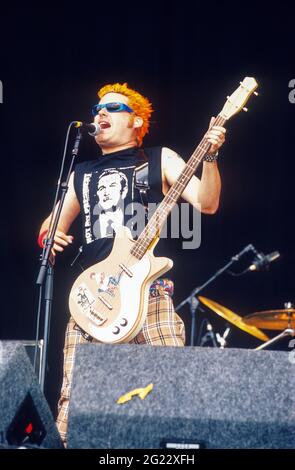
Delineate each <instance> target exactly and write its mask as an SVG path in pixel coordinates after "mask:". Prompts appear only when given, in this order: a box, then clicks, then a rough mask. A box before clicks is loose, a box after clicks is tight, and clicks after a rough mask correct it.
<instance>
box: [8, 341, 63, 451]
mask: <svg viewBox="0 0 295 470" xmlns="http://www.w3.org/2000/svg"><path fill="white" fill-rule="evenodd" d="M0 408H1V415H0V443H1V446H3V447H5V446H6V445H7V446H14V447H25V446H28V447H40V448H41V447H42V448H62V447H63V446H62V442H61V440H60V437H59V434H58V431H57V428H56V425H55V422H54V420H53V416H52V414H51V411H50V409H49V406H48V404H47V402H46V399H45V397H44V395H43V393H42V392H41V389H40V386H39V383H38V380H37V377H36V375H35V373H34V370H33V367H32V365H31V363H30V359H29V357H28V355H27V353H26V351H25V348H24V345H23V344H22V342H17V341H0Z"/></svg>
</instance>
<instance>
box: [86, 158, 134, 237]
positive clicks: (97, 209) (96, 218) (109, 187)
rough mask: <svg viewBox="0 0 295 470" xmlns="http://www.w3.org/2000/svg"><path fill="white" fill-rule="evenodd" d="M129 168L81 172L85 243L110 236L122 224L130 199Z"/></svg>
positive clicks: (130, 173) (130, 182) (131, 193)
mask: <svg viewBox="0 0 295 470" xmlns="http://www.w3.org/2000/svg"><path fill="white" fill-rule="evenodd" d="M123 170H124V171H123ZM126 170H127V171H126ZM130 170H131V171H130ZM133 171H134V167H133V166H132V167H125V168H107V169H105V170H104V171H103V172H102V173H99V172H93V173H85V174H84V178H83V190H82V192H83V209H84V214H85V219H84V220H85V222H84V224H85V226H84V228H85V233H84V235H85V241H86V243H87V244H88V243H91V242H92V241H94V240H95V239H99V238H108V237H114V235H115V232H116V231H117V229H118V227H120V226H122V225H124V224H125V223H126V221H125V217H124V214H125V204H126V203H128V202H130V201H132V198H133V183H132V182H133ZM127 175H129V177H130V179H129V181H128V176H127ZM130 186H132V188H130ZM129 189H131V191H129ZM128 191H129V193H130V194H129V195H128ZM127 195H128V198H127V199H128V200H127V199H126V197H127Z"/></svg>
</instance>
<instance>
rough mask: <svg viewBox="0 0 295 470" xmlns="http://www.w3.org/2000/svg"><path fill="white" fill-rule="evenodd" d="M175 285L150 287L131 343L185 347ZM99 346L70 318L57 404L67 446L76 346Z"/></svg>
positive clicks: (165, 282)
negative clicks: (145, 308) (144, 311)
mask: <svg viewBox="0 0 295 470" xmlns="http://www.w3.org/2000/svg"><path fill="white" fill-rule="evenodd" d="M172 294H173V282H172V281H171V280H169V279H157V280H156V281H155V282H154V283H153V284H152V285H151V287H150V296H149V306H148V313H147V317H146V320H145V323H144V325H143V327H142V329H141V331H140V332H139V333H138V334H137V336H135V338H133V339H132V340H131V341H130V344H152V345H156V346H184V343H185V330H184V323H183V321H182V320H181V318H180V317H179V316H178V315H177V313H176V312H175V311H174V308H173V302H172V298H171V297H172ZM89 341H92V342H93V343H96V342H97V343H98V341H97V340H95V339H92V338H91V337H89V336H88V335H86V334H85V333H84V332H83V331H82V330H81V329H80V328H79V327H78V325H77V324H76V323H75V321H74V319H73V318H72V317H71V318H70V320H69V323H68V326H67V329H66V335H65V346H64V367H63V383H62V388H61V396H60V399H59V402H58V417H57V421H56V424H57V427H58V430H59V433H60V436H61V438H62V440H63V442H64V444H65V445H66V439H67V422H68V410H69V400H70V392H71V384H72V374H73V366H74V359H75V352H76V346H77V345H78V344H82V343H88V342H89Z"/></svg>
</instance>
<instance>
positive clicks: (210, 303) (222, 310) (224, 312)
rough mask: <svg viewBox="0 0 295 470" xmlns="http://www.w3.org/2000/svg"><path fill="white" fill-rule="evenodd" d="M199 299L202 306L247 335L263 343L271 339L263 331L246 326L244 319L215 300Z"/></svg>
mask: <svg viewBox="0 0 295 470" xmlns="http://www.w3.org/2000/svg"><path fill="white" fill-rule="evenodd" d="M198 299H199V300H200V302H202V304H204V305H206V306H207V307H209V308H210V309H211V310H213V312H215V313H217V314H218V315H219V316H221V317H222V318H224V319H225V320H227V321H228V322H230V323H232V324H233V325H235V326H237V327H238V328H240V329H241V330H243V331H245V332H246V333H249V334H250V335H252V336H255V337H256V338H258V339H260V340H261V341H268V339H269V337H268V336H266V334H264V333H263V331H260V330H259V329H258V328H256V327H255V326H252V325H246V323H244V321H243V319H242V317H240V316H239V315H237V314H236V313H234V312H232V311H231V310H229V309H228V308H226V307H223V306H222V305H220V304H218V303H217V302H214V300H210V299H207V298H206V297H198Z"/></svg>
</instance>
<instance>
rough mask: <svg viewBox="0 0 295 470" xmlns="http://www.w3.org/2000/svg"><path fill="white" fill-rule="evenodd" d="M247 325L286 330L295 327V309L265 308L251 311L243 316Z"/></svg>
mask: <svg viewBox="0 0 295 470" xmlns="http://www.w3.org/2000/svg"><path fill="white" fill-rule="evenodd" d="M243 321H244V322H245V323H247V325H254V326H257V327H259V328H263V329H266V330H285V329H286V328H295V309H294V308H285V309H282V310H264V311H263V312H255V313H251V315H247V316H246V317H244V318H243Z"/></svg>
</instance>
